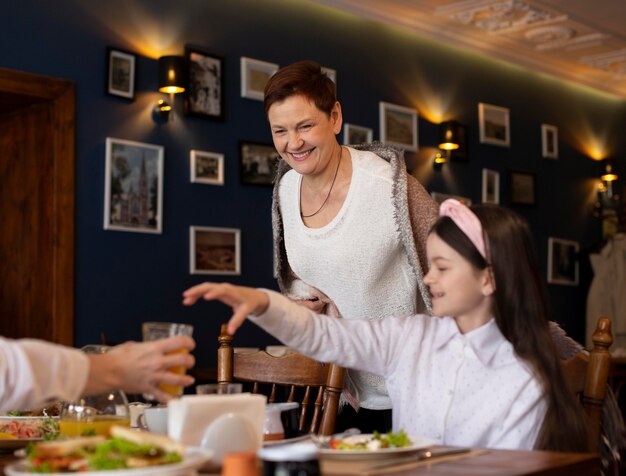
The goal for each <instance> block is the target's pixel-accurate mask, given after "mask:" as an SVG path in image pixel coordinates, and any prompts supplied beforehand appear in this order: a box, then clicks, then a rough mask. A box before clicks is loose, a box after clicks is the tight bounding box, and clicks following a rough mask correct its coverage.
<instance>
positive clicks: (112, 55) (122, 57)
mask: <svg viewBox="0 0 626 476" xmlns="http://www.w3.org/2000/svg"><path fill="white" fill-rule="evenodd" d="M136 64H137V56H136V55H134V54H133V53H130V52H128V51H123V50H118V49H115V48H107V93H109V94H111V95H113V96H120V97H123V98H126V99H130V100H133V99H135V65H136Z"/></svg>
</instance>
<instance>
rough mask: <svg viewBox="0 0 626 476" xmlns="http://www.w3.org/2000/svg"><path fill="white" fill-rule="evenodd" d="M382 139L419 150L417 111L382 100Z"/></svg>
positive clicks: (404, 147) (394, 144) (405, 147)
mask: <svg viewBox="0 0 626 476" xmlns="http://www.w3.org/2000/svg"><path fill="white" fill-rule="evenodd" d="M379 115H380V141H381V142H384V143H385V144H389V145H393V146H396V147H399V148H401V149H404V150H412V151H417V148H418V145H417V111H415V110H414V109H411V108H409V107H404V106H398V105H397V104H389V103H387V102H381V103H380V105H379Z"/></svg>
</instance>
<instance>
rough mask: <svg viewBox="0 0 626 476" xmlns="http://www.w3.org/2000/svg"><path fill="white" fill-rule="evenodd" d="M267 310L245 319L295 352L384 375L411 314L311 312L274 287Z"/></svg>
mask: <svg viewBox="0 0 626 476" xmlns="http://www.w3.org/2000/svg"><path fill="white" fill-rule="evenodd" d="M262 291H264V292H266V293H267V294H268V296H269V298H270V305H269V307H268V309H267V311H266V312H265V313H264V314H262V315H259V316H249V319H250V320H251V321H252V322H254V323H255V324H257V325H258V326H260V327H261V328H263V329H264V330H265V331H267V332H269V333H270V334H272V335H273V336H275V337H277V338H278V339H279V340H280V341H282V342H283V343H284V344H286V345H288V346H290V347H292V348H294V349H296V350H297V351H298V352H300V353H302V354H304V355H306V356H308V357H310V358H313V359H315V360H318V361H320V362H328V363H334V364H338V365H341V366H343V367H348V368H351V369H356V370H363V371H368V372H371V373H374V374H377V375H388V374H389V373H390V371H391V369H392V368H393V367H395V365H396V364H397V362H398V361H399V357H398V355H397V353H398V352H400V351H401V350H402V349H403V348H404V347H405V346H404V345H403V344H402V342H403V340H404V339H405V338H406V336H407V334H408V332H407V331H406V326H407V323H408V322H409V320H413V318H409V319H404V318H393V319H381V320H378V321H371V322H370V321H365V320H348V319H341V318H336V317H330V316H326V315H321V314H315V313H314V312H313V311H311V310H310V309H307V308H306V307H304V306H301V305H299V304H297V303H294V302H293V301H291V300H290V299H287V298H286V297H285V296H282V295H280V294H278V293H276V292H274V291H268V290H262Z"/></svg>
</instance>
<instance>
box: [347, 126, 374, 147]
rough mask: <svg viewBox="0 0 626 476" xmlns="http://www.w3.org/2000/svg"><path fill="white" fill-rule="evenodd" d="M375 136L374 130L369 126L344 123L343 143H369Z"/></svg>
mask: <svg viewBox="0 0 626 476" xmlns="http://www.w3.org/2000/svg"><path fill="white" fill-rule="evenodd" d="M373 137H374V131H373V130H372V129H370V128H369V127H362V126H356V125H354V124H348V123H345V124H344V125H343V143H344V144H346V145H349V144H369V143H370V142H372V139H373Z"/></svg>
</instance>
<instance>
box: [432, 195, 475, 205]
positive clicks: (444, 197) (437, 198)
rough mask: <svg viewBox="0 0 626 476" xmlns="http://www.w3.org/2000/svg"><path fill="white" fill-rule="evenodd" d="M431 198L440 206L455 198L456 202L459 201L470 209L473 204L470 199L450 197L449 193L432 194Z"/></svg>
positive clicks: (459, 196)
mask: <svg viewBox="0 0 626 476" xmlns="http://www.w3.org/2000/svg"><path fill="white" fill-rule="evenodd" d="M430 196H431V197H432V199H433V200H434V201H435V202H437V203H438V204H439V205H441V204H442V203H443V202H444V201H446V200H447V199H448V198H454V199H455V200H458V201H459V202H461V203H464V204H465V205H467V206H468V207H469V206H470V205H471V204H472V200H471V199H470V198H467V197H462V196H461V195H450V194H449V193H441V192H431V193H430Z"/></svg>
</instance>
